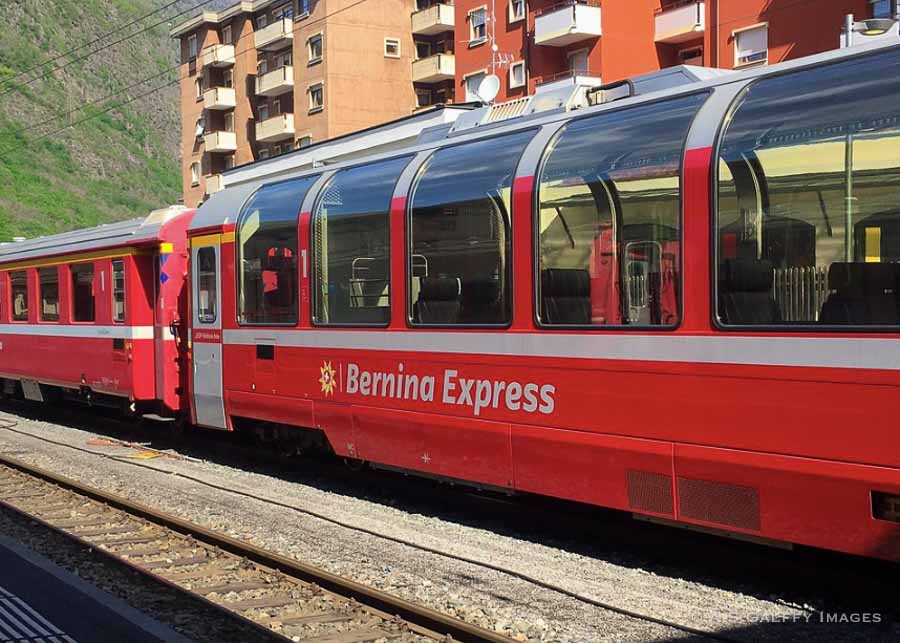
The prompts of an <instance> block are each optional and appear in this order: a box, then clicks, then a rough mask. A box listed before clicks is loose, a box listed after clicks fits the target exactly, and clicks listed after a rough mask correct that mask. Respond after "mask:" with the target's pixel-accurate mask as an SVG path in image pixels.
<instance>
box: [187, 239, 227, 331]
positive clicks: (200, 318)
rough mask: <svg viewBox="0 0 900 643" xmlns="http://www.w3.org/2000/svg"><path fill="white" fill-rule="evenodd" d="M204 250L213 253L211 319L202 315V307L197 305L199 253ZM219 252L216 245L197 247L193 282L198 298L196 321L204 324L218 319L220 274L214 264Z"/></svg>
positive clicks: (200, 273) (199, 275)
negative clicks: (213, 278)
mask: <svg viewBox="0 0 900 643" xmlns="http://www.w3.org/2000/svg"><path fill="white" fill-rule="evenodd" d="M205 250H210V251H212V253H213V266H214V267H213V275H214V277H215V281H214V284H215V287H216V290H214V291H213V295H214V296H215V301H214V302H213V307H212V319H209V318H208V316H205V315H204V313H203V309H202V308H201V307H200V305H199V298H200V292H201V289H200V278H201V276H202V274H203V273H202V271H201V269H200V253H201V252H204V251H205ZM219 252H221V249H219V250H217V248H216V246H200V247H198V248H197V271H196V275H197V276H196V283H195V284H194V285H195V287H196V288H197V300H198V305H197V321H199V322H200V323H201V324H205V325H211V324H215V323H216V322H217V321H219V297H220V294H219V292H218V290H219V283H220V281H221V276H220V275H219V266H218V265H216V264H218V255H219Z"/></svg>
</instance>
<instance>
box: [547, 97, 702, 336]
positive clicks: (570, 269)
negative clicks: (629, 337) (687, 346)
mask: <svg viewBox="0 0 900 643" xmlns="http://www.w3.org/2000/svg"><path fill="white" fill-rule="evenodd" d="M705 99H706V97H705V96H692V97H689V98H679V99H676V100H672V101H669V102H667V103H662V104H659V105H654V106H645V107H635V108H634V109H626V110H622V111H617V112H612V113H610V114H599V115H597V116H594V117H590V118H583V119H579V120H577V121H573V122H572V123H570V124H569V125H567V126H566V127H565V128H564V129H563V130H562V131H561V133H560V134H559V135H558V137H557V139H556V140H555V141H554V142H553V143H552V144H551V145H550V151H549V153H548V156H547V158H546V160H545V162H544V165H543V168H542V170H541V175H540V177H539V180H538V186H539V187H538V199H539V204H540V206H539V209H538V216H537V217H536V220H535V225H534V234H535V236H536V238H537V247H538V268H539V270H538V272H537V274H536V275H535V279H536V281H537V284H536V285H537V286H538V302H539V304H540V308H539V318H540V321H541V324H542V325H547V326H557V325H559V326H567V325H569V326H579V325H583V326H671V325H674V324H676V323H677V321H678V298H679V295H678V293H679V291H680V285H679V284H680V274H679V268H680V257H681V232H680V227H681V224H680V218H681V201H680V193H681V180H680V174H681V162H680V159H681V157H682V151H683V149H684V142H685V138H686V137H687V132H688V129H689V128H690V126H691V123H692V122H693V119H694V115H695V114H696V113H697V110H698V109H699V108H700V105H701V104H702V102H703V101H704V100H705ZM650 213H652V214H650Z"/></svg>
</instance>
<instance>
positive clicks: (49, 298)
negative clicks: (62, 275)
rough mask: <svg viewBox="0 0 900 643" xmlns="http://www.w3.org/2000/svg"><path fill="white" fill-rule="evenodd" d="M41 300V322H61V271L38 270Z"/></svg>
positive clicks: (52, 269)
mask: <svg viewBox="0 0 900 643" xmlns="http://www.w3.org/2000/svg"><path fill="white" fill-rule="evenodd" d="M38 282H39V284H40V290H39V291H38V292H39V296H40V299H41V308H40V316H41V321H49V322H55V321H59V270H58V269H57V268H56V267H55V266H54V267H53V268H40V269H38Z"/></svg>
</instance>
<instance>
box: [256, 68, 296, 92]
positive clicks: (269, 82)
mask: <svg viewBox="0 0 900 643" xmlns="http://www.w3.org/2000/svg"><path fill="white" fill-rule="evenodd" d="M293 89H294V68H293V67H291V66H290V65H285V66H284V67H279V68H278V69H276V70H275V71H270V72H269V73H267V74H263V75H262V76H257V77H256V95H257V96H278V95H279V94H284V93H287V92H290V91H293Z"/></svg>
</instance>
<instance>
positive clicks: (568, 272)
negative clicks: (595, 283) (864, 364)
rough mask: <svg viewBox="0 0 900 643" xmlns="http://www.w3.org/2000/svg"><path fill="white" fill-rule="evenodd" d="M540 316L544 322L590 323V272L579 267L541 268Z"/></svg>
mask: <svg viewBox="0 0 900 643" xmlns="http://www.w3.org/2000/svg"><path fill="white" fill-rule="evenodd" d="M541 316H542V318H543V321H544V322H545V323H547V324H590V323H591V276H590V273H589V272H588V271H587V270H582V269H580V268H545V269H544V270H542V271H541Z"/></svg>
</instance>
